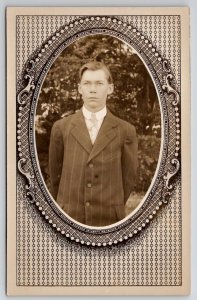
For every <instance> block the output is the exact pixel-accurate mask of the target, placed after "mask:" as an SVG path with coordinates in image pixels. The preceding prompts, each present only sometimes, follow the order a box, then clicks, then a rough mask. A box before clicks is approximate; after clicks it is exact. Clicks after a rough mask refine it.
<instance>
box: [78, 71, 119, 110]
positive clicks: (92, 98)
mask: <svg viewBox="0 0 197 300" xmlns="http://www.w3.org/2000/svg"><path fill="white" fill-rule="evenodd" d="M78 89H79V93H80V94H81V95H82V98H83V102H84V105H85V107H86V108H87V109H88V110H89V111H92V112H96V111H99V110H101V109H102V108H103V107H104V106H105V105H106V100H107V95H109V94H111V93H113V90H114V86H113V84H110V83H109V82H108V80H107V77H106V74H105V71H103V70H102V69H101V70H95V71H91V70H86V71H84V73H83V75H82V78H81V82H80V84H79V87H78Z"/></svg>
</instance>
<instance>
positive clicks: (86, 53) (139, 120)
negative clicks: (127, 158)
mask: <svg viewBox="0 0 197 300" xmlns="http://www.w3.org/2000/svg"><path fill="white" fill-rule="evenodd" d="M91 60H98V61H103V62H104V63H105V64H106V65H107V66H108V67H109V68H110V70H111V73H112V77H113V81H114V86H115V89H114V93H113V94H112V95H110V96H109V97H108V100H107V106H108V108H109V110H110V111H111V112H112V113H113V114H114V115H116V116H118V117H119V118H122V119H124V120H126V121H128V122H130V123H132V124H133V125H134V126H135V127H136V130H137V135H138V143H139V150H138V162H139V167H138V176H137V180H136V186H135V190H134V194H135V195H140V197H142V195H143V194H145V192H146V191H147V190H148V188H149V186H150V184H151V180H152V178H153V176H154V173H155V170H156V166H157V162H158V157H159V151H160V141H161V114H160V108H159V101H158V97H157V93H156V91H155V87H154V85H153V82H152V79H151V77H150V75H149V73H148V71H147V69H146V67H145V65H144V63H143V62H142V61H141V59H140V58H139V56H138V55H137V54H136V53H135V51H134V50H133V49H132V48H131V47H129V46H128V45H126V44H125V43H123V42H122V41H121V40H119V39H116V38H114V37H112V36H108V35H100V34H98V35H93V36H87V37H84V38H80V39H78V40H77V41H75V42H74V43H72V44H71V45H69V46H68V47H67V48H66V49H65V50H64V51H63V52H62V53H61V54H60V55H59V56H58V58H57V59H56V60H55V62H54V63H53V65H52V67H51V68H50V70H49V72H48V73H47V76H46V78H45V80H44V82H43V85H42V88H41V92H40V96H39V100H38V104H37V111H36V120H35V130H36V144H37V153H38V159H39V162H40V168H41V171H42V175H43V177H44V180H45V182H46V184H47V186H48V188H49V190H50V178H49V171H48V148H49V141H50V132H51V127H52V125H53V123H54V122H55V121H56V120H58V119H60V118H63V117H66V116H68V115H70V114H73V113H75V112H76V111H77V110H79V109H80V108H81V106H82V104H83V102H82V99H81V95H80V94H79V93H78V89H77V87H78V71H79V69H80V67H81V66H82V65H83V64H84V63H86V62H88V61H91ZM134 198H136V199H138V198H139V197H134ZM136 201H138V200H136Z"/></svg>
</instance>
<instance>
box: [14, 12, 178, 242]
mask: <svg viewBox="0 0 197 300" xmlns="http://www.w3.org/2000/svg"><path fill="white" fill-rule="evenodd" d="M94 34H108V35H111V36H114V37H117V38H119V39H121V40H122V41H124V42H126V43H127V44H128V45H130V46H131V47H133V48H134V49H135V50H136V51H137V52H138V53H139V54H140V56H141V57H142V58H143V60H144V62H145V63H146V66H147V68H148V69H149V72H150V73H151V74H152V78H153V79H154V82H155V85H156V88H157V92H158V95H159V100H160V104H161V108H162V115H163V144H162V157H161V161H160V165H159V168H158V172H157V177H156V178H155V181H154V183H153V184H152V186H151V189H150V192H149V194H148V195H147V198H146V199H145V201H144V202H143V204H142V205H141V206H140V208H139V209H138V210H137V211H136V213H135V214H133V215H131V216H130V217H129V218H128V219H126V220H123V221H122V222H121V223H118V224H114V226H110V227H106V228H99V227H98V228H95V227H94V228H91V227H86V226H83V225H82V224H81V225H80V224H78V223H75V222H74V220H73V221H72V220H71V219H70V218H68V217H67V216H66V215H65V214H64V213H62V212H61V211H60V209H59V208H58V207H57V205H56V204H55V203H54V200H53V199H52V198H51V196H50V194H49V193H48V190H47V188H46V186H45V184H44V182H43V178H42V175H41V172H40V169H39V166H38V162H37V158H36V150H35V138H34V116H35V108H36V103H37V100H38V97H39V91H40V88H41V85H42V82H43V79H44V77H45V75H46V73H47V72H48V70H49V68H50V67H51V65H52V63H53V62H54V60H55V59H56V58H57V56H58V55H59V54H60V53H61V52H62V51H63V50H64V49H65V48H66V47H67V46H68V45H69V44H71V43H72V42H73V41H75V40H76V39H78V38H80V37H83V36H87V35H94ZM17 90H18V93H17V120H18V123H17V127H18V129H17V140H18V171H19V173H18V175H19V174H20V175H21V174H22V175H23V176H24V178H25V179H26V181H27V183H26V185H25V187H26V195H27V197H28V199H29V201H30V202H31V203H32V205H35V206H36V207H37V208H38V211H39V212H40V215H41V216H43V218H44V219H45V220H46V221H47V222H48V223H49V224H51V226H52V227H53V228H54V230H56V231H57V233H58V232H59V234H61V235H62V236H65V237H66V238H69V239H70V240H74V241H75V242H77V243H81V244H84V245H88V246H89V245H91V246H100V247H101V246H111V245H115V244H117V243H120V242H123V241H126V240H127V239H129V238H132V237H134V236H136V235H137V234H138V233H140V232H141V231H142V230H143V229H144V228H145V227H146V226H147V225H148V224H149V223H150V222H151V220H152V219H153V218H154V217H155V216H156V215H157V213H158V212H159V211H160V210H161V208H162V206H164V205H165V204H167V203H168V201H169V200H170V198H171V197H172V193H173V190H174V186H175V181H176V180H177V179H178V178H177V177H178V176H180V174H179V173H180V172H179V170H180V124H179V123H180V118H179V115H180V107H179V105H180V99H179V93H178V91H177V88H176V82H175V77H174V75H173V73H172V71H171V69H170V66H169V63H168V61H167V60H166V59H165V58H163V57H162V56H161V55H160V53H159V51H157V49H156V47H155V46H153V44H152V43H151V41H149V40H148V38H147V37H146V36H145V35H144V34H143V33H142V32H140V31H138V29H137V28H135V27H132V26H131V25H129V24H127V23H126V22H123V21H122V20H121V19H119V18H118V17H113V16H83V17H78V18H76V20H75V21H73V22H71V23H70V24H66V25H64V26H62V27H61V28H60V29H59V30H58V31H56V32H55V33H54V34H53V35H52V36H50V37H49V38H48V40H47V41H46V42H45V43H44V44H43V45H42V46H41V48H40V49H38V51H36V52H35V53H33V54H32V56H31V57H30V58H29V60H28V61H27V63H26V66H25V68H24V70H23V73H22V78H21V81H20V82H18V83H17ZM175 136H176V139H175V138H174V137H175ZM175 175H176V176H175ZM24 184H25V183H24Z"/></svg>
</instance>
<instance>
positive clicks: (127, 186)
mask: <svg viewBox="0 0 197 300" xmlns="http://www.w3.org/2000/svg"><path fill="white" fill-rule="evenodd" d="M137 150H138V142H137V137H136V130H135V127H134V126H133V125H131V124H128V126H127V134H126V138H125V140H124V144H123V151H122V177H123V189H124V202H125V203H126V201H127V200H128V198H129V195H130V194H131V192H132V189H133V186H134V184H135V180H136V174H137V164H138V160H137Z"/></svg>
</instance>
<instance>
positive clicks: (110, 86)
mask: <svg viewBox="0 0 197 300" xmlns="http://www.w3.org/2000/svg"><path fill="white" fill-rule="evenodd" d="M113 91H114V84H113V83H110V84H109V86H108V93H107V94H108V95H111V94H112V93H113Z"/></svg>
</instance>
